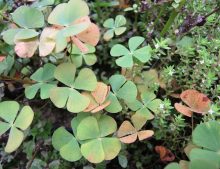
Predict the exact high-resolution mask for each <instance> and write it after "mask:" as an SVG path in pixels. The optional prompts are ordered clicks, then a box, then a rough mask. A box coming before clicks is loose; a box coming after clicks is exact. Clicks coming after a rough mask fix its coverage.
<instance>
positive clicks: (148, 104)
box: [127, 92, 161, 120]
mask: <svg viewBox="0 0 220 169" xmlns="http://www.w3.org/2000/svg"><path fill="white" fill-rule="evenodd" d="M141 100H142V101H139V100H135V101H133V102H127V105H128V107H129V108H130V109H131V110H132V111H136V114H139V115H142V116H144V117H145V118H147V120H151V119H153V118H154V115H153V114H152V113H151V111H152V112H154V113H155V114H157V113H158V110H159V107H160V104H161V100H160V99H156V95H155V94H154V93H152V92H144V93H141Z"/></svg>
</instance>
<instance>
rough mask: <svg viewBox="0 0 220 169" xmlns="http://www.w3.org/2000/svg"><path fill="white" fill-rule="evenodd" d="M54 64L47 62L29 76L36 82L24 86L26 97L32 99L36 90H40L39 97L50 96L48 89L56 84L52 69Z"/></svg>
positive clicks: (46, 97) (45, 97)
mask: <svg viewBox="0 0 220 169" xmlns="http://www.w3.org/2000/svg"><path fill="white" fill-rule="evenodd" d="M55 68H56V66H54V65H52V64H50V63H48V64H45V65H44V66H43V67H41V68H39V69H38V70H37V71H36V72H35V73H34V74H33V75H32V76H31V77H30V78H31V79H32V80H34V81H35V82H36V84H33V85H30V86H26V87H25V96H26V97H27V98H28V99H33V98H34V97H35V96H36V94H37V92H38V90H40V98H41V99H48V98H49V96H50V90H51V89H52V88H53V87H55V86H56V82H55V81H54V71H55Z"/></svg>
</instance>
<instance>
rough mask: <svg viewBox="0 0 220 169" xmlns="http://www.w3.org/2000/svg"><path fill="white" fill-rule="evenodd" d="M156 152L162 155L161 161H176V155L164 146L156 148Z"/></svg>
mask: <svg viewBox="0 0 220 169" xmlns="http://www.w3.org/2000/svg"><path fill="white" fill-rule="evenodd" d="M155 151H156V152H157V153H158V154H159V155H160V160H161V161H163V162H167V161H173V160H174V159H175V156H174V154H173V153H172V152H171V151H170V150H169V149H167V148H166V147H164V146H156V147H155Z"/></svg>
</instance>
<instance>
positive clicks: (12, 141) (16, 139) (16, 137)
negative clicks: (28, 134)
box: [5, 127, 24, 153]
mask: <svg viewBox="0 0 220 169" xmlns="http://www.w3.org/2000/svg"><path fill="white" fill-rule="evenodd" d="M23 139H24V134H23V133H22V132H21V131H20V130H18V129H17V128H16V127H12V128H11V130H10V133H9V138H8V142H7V144H6V147H5V152H7V153H11V152H13V151H15V150H16V149H17V148H18V147H19V146H20V145H21V143H22V141H23Z"/></svg>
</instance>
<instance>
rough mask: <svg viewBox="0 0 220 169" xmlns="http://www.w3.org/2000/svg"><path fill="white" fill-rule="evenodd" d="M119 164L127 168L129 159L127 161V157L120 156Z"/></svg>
mask: <svg viewBox="0 0 220 169" xmlns="http://www.w3.org/2000/svg"><path fill="white" fill-rule="evenodd" d="M118 162H119V164H120V166H121V167H122V168H127V166H128V159H127V157H126V156H125V155H119V156H118Z"/></svg>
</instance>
